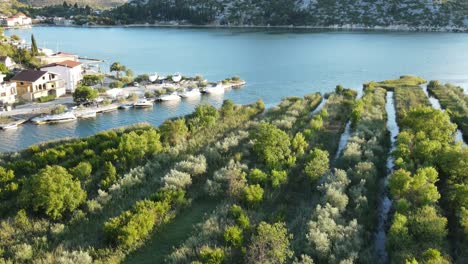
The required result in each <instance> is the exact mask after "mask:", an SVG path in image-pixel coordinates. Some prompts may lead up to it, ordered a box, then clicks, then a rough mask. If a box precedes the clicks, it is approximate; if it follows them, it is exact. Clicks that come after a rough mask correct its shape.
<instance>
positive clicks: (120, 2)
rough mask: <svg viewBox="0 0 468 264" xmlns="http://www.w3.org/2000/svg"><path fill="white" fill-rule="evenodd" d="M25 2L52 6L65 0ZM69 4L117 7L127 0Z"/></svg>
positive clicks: (72, 1)
mask: <svg viewBox="0 0 468 264" xmlns="http://www.w3.org/2000/svg"><path fill="white" fill-rule="evenodd" d="M20 1H21V2H23V3H25V4H30V5H32V6H40V7H42V6H50V5H61V4H63V2H64V1H63V0H20ZM67 2H68V3H69V4H72V5H74V4H75V3H77V4H78V5H80V6H82V5H89V6H92V7H116V6H119V5H122V4H123V3H126V2H127V0H69V1H67Z"/></svg>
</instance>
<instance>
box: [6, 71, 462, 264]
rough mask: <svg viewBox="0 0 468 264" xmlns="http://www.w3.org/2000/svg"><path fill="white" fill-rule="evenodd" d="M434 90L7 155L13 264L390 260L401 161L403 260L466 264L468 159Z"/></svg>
mask: <svg viewBox="0 0 468 264" xmlns="http://www.w3.org/2000/svg"><path fill="white" fill-rule="evenodd" d="M424 82H425V81H424V80H422V79H420V78H418V77H414V76H403V77H402V78H400V79H397V80H390V81H384V82H372V83H368V84H365V85H364V91H363V96H362V97H361V98H359V99H358V98H357V92H356V91H353V90H350V89H345V88H343V87H342V86H337V87H336V89H335V91H334V92H331V93H329V94H326V95H321V94H319V93H314V94H309V95H305V96H304V97H286V98H284V99H283V100H282V101H281V102H280V103H279V104H278V105H277V106H275V107H272V108H271V109H264V108H265V107H264V104H263V102H262V101H261V100H259V101H257V102H256V103H253V104H251V105H243V106H242V105H236V104H234V103H233V102H232V101H229V100H226V101H225V102H224V103H223V105H222V106H221V107H220V108H219V109H216V108H214V107H212V106H210V105H206V104H202V105H199V106H198V107H197V108H196V109H195V111H194V112H193V113H191V114H189V115H187V116H185V117H180V118H174V119H170V120H167V121H165V122H164V123H163V124H162V125H161V126H159V127H157V128H156V127H152V126H150V125H147V124H139V125H135V126H131V127H125V128H119V129H115V130H110V131H105V132H101V133H98V134H96V135H94V136H91V137H87V138H82V139H69V140H63V141H57V142H51V143H46V144H42V145H38V146H31V147H29V148H28V149H25V150H23V151H21V152H18V153H9V154H4V155H3V156H2V157H1V160H0V205H1V207H0V218H1V220H0V248H1V249H2V250H1V251H0V263H1V262H2V261H3V262H6V263H10V262H12V263H80V264H81V263H154V262H155V260H158V261H160V262H165V263H219V264H221V263H225V264H227V263H377V262H379V259H377V257H376V255H375V253H374V251H375V249H374V244H375V241H374V240H375V233H376V231H377V218H378V212H377V211H376V208H378V207H379V206H378V204H379V201H380V200H379V199H380V197H381V193H382V188H383V185H382V183H383V179H384V178H385V177H386V175H387V168H386V160H387V158H388V157H389V155H393V156H394V157H395V158H396V162H395V164H396V168H395V169H396V170H395V172H394V173H393V174H392V175H391V177H390V180H389V189H390V190H389V191H390V194H391V198H392V200H393V208H392V211H391V215H390V218H389V219H390V223H389V229H388V230H387V233H388V241H387V250H388V253H389V256H390V262H391V263H405V261H407V262H411V263H449V262H459V263H463V262H464V261H463V260H464V259H466V257H467V256H466V252H465V251H464V250H463V248H466V246H467V241H466V237H467V230H468V229H467V223H466V217H467V209H466V208H467V206H468V204H467V193H466V186H465V184H466V180H467V177H466V171H468V168H466V166H467V164H468V150H467V148H466V147H463V146H462V145H461V144H456V143H455V141H454V131H455V127H456V126H455V125H454V124H453V123H452V122H451V120H450V117H449V116H448V114H447V113H445V112H443V111H440V110H435V109H432V108H430V107H428V106H427V104H426V102H425V99H423V98H426V97H425V94H424V93H423V94H422V96H423V98H418V96H419V95H420V91H421V92H422V89H421V88H419V89H420V91H419V90H417V85H418V84H421V83H424ZM388 90H392V91H394V92H395V93H394V96H395V97H394V99H395V101H396V109H397V114H398V117H399V118H398V123H399V125H400V127H401V133H400V134H399V135H398V139H397V148H396V150H395V151H394V153H390V144H389V142H390V137H389V132H388V130H387V125H386V122H387V113H386V103H387V102H386V97H387V92H388ZM403 95H404V96H403ZM426 100H427V98H426ZM348 122H352V125H351V131H350V137H349V139H348V141H347V142H346V144H345V146H344V149H343V150H342V151H341V152H340V153H338V155H337V151H338V146H339V143H340V137H341V135H342V133H343V132H344V131H345V127H346V124H347V123H348ZM334 157H337V158H336V159H335V158H334Z"/></svg>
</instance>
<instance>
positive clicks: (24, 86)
mask: <svg viewBox="0 0 468 264" xmlns="http://www.w3.org/2000/svg"><path fill="white" fill-rule="evenodd" d="M11 81H13V82H16V87H17V91H18V96H21V97H22V98H23V99H24V100H27V101H34V100H37V99H39V98H41V97H45V96H50V95H54V96H56V97H60V96H62V95H64V94H65V93H66V88H65V85H64V82H63V80H61V79H60V78H59V77H58V74H57V73H52V72H48V71H36V70H24V71H21V72H20V73H18V74H17V75H15V76H14V77H13V78H12V79H11Z"/></svg>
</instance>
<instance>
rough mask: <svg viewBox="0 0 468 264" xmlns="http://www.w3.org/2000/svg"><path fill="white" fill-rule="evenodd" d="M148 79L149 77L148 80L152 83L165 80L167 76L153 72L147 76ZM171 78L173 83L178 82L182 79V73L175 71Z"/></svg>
mask: <svg viewBox="0 0 468 264" xmlns="http://www.w3.org/2000/svg"><path fill="white" fill-rule="evenodd" d="M148 79H149V81H150V82H152V83H153V82H155V81H162V80H167V77H166V76H162V75H159V74H157V73H155V74H151V75H150V76H148ZM171 80H172V81H173V82H175V83H178V82H180V81H182V75H181V74H180V73H176V74H174V75H172V76H171Z"/></svg>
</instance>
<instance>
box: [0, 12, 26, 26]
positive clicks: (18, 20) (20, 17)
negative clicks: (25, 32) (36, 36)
mask: <svg viewBox="0 0 468 264" xmlns="http://www.w3.org/2000/svg"><path fill="white" fill-rule="evenodd" d="M2 22H3V24H4V25H5V26H7V27H18V26H30V25H32V19H31V18H30V17H28V16H26V15H25V14H23V13H18V14H16V15H14V16H10V17H7V18H4V19H3V20H2Z"/></svg>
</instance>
